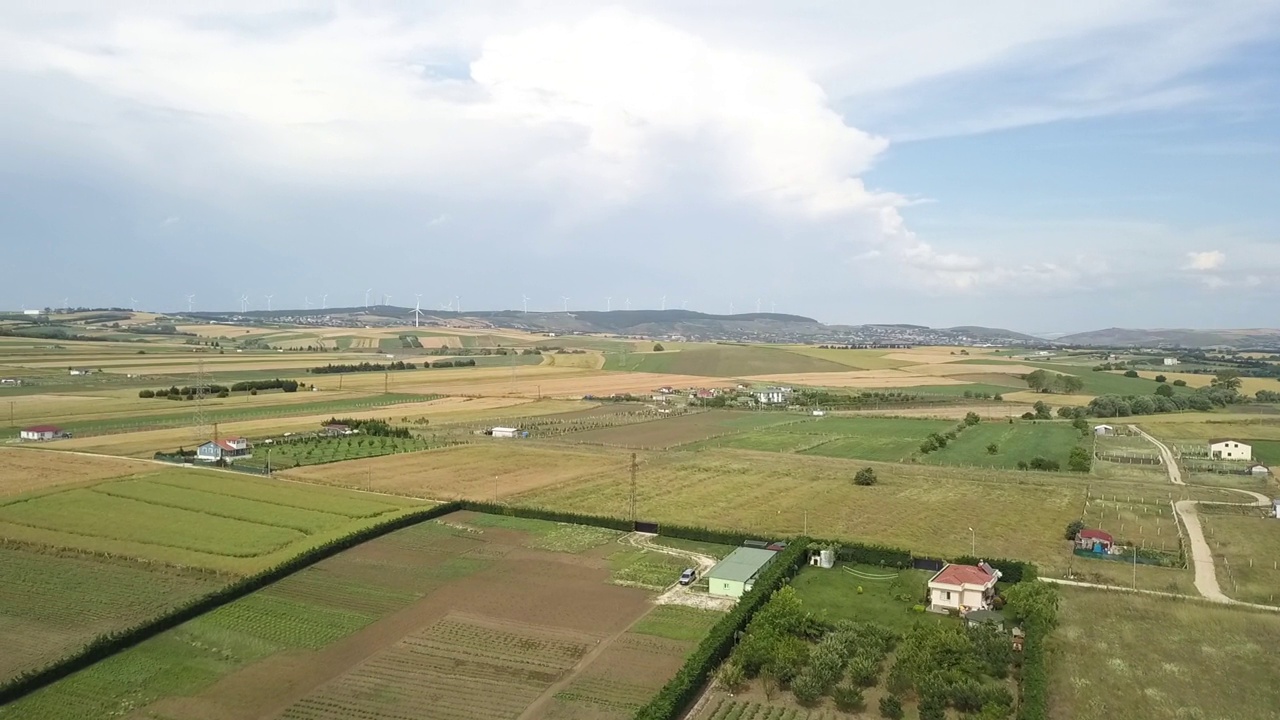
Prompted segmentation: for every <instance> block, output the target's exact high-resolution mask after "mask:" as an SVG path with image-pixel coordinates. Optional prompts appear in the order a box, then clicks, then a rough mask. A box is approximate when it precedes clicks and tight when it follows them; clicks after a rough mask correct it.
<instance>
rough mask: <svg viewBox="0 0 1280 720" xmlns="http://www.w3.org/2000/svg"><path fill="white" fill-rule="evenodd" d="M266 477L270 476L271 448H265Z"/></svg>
mask: <svg viewBox="0 0 1280 720" xmlns="http://www.w3.org/2000/svg"><path fill="white" fill-rule="evenodd" d="M267 477H271V448H267Z"/></svg>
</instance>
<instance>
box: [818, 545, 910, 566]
mask: <svg viewBox="0 0 1280 720" xmlns="http://www.w3.org/2000/svg"><path fill="white" fill-rule="evenodd" d="M819 542H822V541H819ZM831 544H837V545H839V548H838V549H837V550H836V557H837V558H839V559H840V560H843V561H844V562H856V563H862V564H864V565H881V566H883V567H896V568H909V567H911V553H910V552H908V551H906V550H901V549H899V548H895V547H888V546H887V545H867V544H864V543H839V542H836V541H832V542H831Z"/></svg>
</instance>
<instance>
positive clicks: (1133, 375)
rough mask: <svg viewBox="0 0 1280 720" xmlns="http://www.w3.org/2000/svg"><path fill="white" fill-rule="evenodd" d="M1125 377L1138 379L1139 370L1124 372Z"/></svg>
mask: <svg viewBox="0 0 1280 720" xmlns="http://www.w3.org/2000/svg"><path fill="white" fill-rule="evenodd" d="M1124 376H1125V377H1127V378H1136V377H1138V371H1137V370H1125V371H1124Z"/></svg>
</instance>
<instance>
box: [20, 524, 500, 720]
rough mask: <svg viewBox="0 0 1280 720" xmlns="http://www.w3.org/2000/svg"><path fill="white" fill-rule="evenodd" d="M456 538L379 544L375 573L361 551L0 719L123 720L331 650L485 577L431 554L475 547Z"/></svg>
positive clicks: (449, 534)
mask: <svg viewBox="0 0 1280 720" xmlns="http://www.w3.org/2000/svg"><path fill="white" fill-rule="evenodd" d="M456 534H457V533H456V531H454V530H451V529H449V528H447V527H445V526H443V525H439V524H436V523H423V524H421V525H416V526H413V527H410V528H407V529H405V530H399V531H397V532H395V533H392V534H391V535H387V536H385V537H383V538H379V539H377V540H374V541H371V542H370V543H368V545H367V546H362V550H365V552H368V551H369V550H375V549H376V550H380V551H381V552H382V555H381V557H382V558H383V559H381V560H380V561H379V564H378V566H377V571H376V572H371V571H370V570H371V568H370V567H369V565H368V563H367V561H364V560H362V559H361V553H360V552H347V553H341V554H339V555H335V556H334V557H331V558H328V559H326V560H323V561H321V562H320V563H317V564H316V565H313V566H311V567H309V568H307V569H305V570H302V571H301V572H298V573H296V574H294V575H291V576H289V577H288V578H286V579H284V580H282V581H280V582H278V583H275V584H273V585H271V586H269V587H267V588H265V589H263V590H260V591H258V592H256V593H253V594H252V595H249V596H247V597H245V598H243V599H241V600H237V601H235V602H233V603H230V604H228V605H224V606H222V607H220V608H218V609H217V610H214V611H213V612H210V613H207V614H205V615H202V616H200V617H199V618H196V619H195V620H192V621H190V622H187V623H184V624H182V625H180V626H178V627H177V628H175V629H173V630H170V631H168V632H165V633H162V634H161V635H158V636H156V637H154V638H152V639H150V640H147V641H145V642H143V643H142V644H140V645H138V646H135V647H133V648H131V649H128V650H125V651H124V652H121V653H119V654H116V655H113V656H111V657H108V658H106V659H104V660H102V661H99V662H98V663H95V664H94V665H92V666H90V667H89V668H88V669H86V670H83V671H81V672H78V673H75V674H74V675H71V676H70V677H68V678H66V679H64V680H62V681H59V682H57V683H55V684H53V685H51V686H49V687H47V688H45V689H44V690H41V691H38V692H36V693H34V694H32V695H29V696H27V697H26V698H23V699H22V700H19V701H17V702H14V703H10V704H9V705H5V706H4V707H0V718H24V719H30V720H56V719H62V718H67V719H70V718H104V717H115V716H119V715H124V714H127V711H128V710H130V709H132V708H136V707H142V706H144V705H146V704H148V703H149V702H151V701H154V700H156V699H159V698H162V697H165V696H176V695H190V694H194V693H196V692H198V691H199V690H201V689H203V688H205V687H208V686H209V685H211V684H213V683H214V682H215V681H216V680H218V679H219V678H221V677H223V676H224V675H226V674H228V673H230V672H232V671H233V670H235V669H237V668H240V667H243V666H245V665H248V664H250V663H252V662H254V661H256V660H260V659H263V658H266V657H268V656H270V655H274V654H277V653H281V652H285V651H291V650H294V651H296V650H303V649H314V648H319V647H322V646H324V645H327V644H329V643H332V642H334V641H335V640H338V639H340V638H342V637H345V636H347V635H349V634H350V633H352V632H354V631H356V630H358V629H360V628H362V627H364V626H366V625H368V624H369V623H371V622H373V621H374V620H377V619H378V618H380V617H383V616H385V615H387V614H389V613H391V612H393V611H395V610H396V609H398V608H401V607H404V606H406V605H408V604H409V603H411V602H413V601H414V600H415V599H417V598H419V597H422V596H424V595H426V594H428V593H430V592H431V591H432V590H434V589H435V588H437V587H439V586H441V585H443V584H445V583H447V582H449V581H451V580H454V579H457V578H460V577H464V576H466V575H469V574H471V573H474V572H476V571H478V570H480V569H483V568H484V567H485V562H484V561H482V560H477V559H470V558H463V557H455V556H453V555H451V554H446V553H441V552H438V551H434V550H433V549H432V548H433V547H436V546H439V545H441V544H443V543H457V542H462V543H467V542H468V541H467V540H466V539H465V538H455V537H453V536H454V535H456ZM477 542H478V541H477Z"/></svg>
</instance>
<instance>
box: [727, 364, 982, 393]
mask: <svg viewBox="0 0 1280 720" xmlns="http://www.w3.org/2000/svg"><path fill="white" fill-rule="evenodd" d="M746 379H747V380H749V381H752V382H767V383H777V384H780V385H817V386H820V387H848V388H867V389H874V388H899V387H919V386H921V385H964V384H965V383H964V382H963V381H961V380H953V379H951V378H947V377H934V376H929V375H916V374H913V373H912V368H906V369H903V370H852V371H850V372H821V373H782V374H777V375H752V376H750V377H748V378H746Z"/></svg>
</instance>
